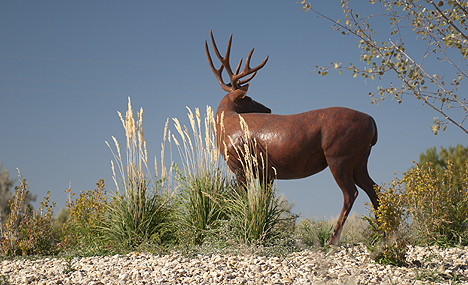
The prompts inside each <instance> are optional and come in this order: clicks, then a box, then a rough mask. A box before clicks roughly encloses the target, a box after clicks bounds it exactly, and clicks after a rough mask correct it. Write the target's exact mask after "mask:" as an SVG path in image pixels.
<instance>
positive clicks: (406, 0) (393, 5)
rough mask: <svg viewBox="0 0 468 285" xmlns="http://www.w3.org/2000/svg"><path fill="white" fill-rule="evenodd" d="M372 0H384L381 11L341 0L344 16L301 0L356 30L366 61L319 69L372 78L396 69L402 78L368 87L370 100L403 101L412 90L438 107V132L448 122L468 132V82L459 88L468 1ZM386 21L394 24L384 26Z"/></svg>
mask: <svg viewBox="0 0 468 285" xmlns="http://www.w3.org/2000/svg"><path fill="white" fill-rule="evenodd" d="M369 3H370V4H376V5H377V4H379V5H381V7H380V8H379V7H377V8H379V9H380V10H381V11H380V12H379V13H377V14H372V15H367V16H360V15H358V14H356V13H355V11H353V9H352V7H351V6H350V3H349V1H348V0H345V1H341V6H342V8H343V13H344V21H343V22H340V20H339V19H338V20H334V19H332V18H330V17H327V16H325V15H324V14H322V13H320V12H319V11H317V10H315V9H314V8H313V7H312V5H311V4H308V3H306V2H305V1H303V2H302V5H303V9H304V10H305V11H313V12H314V13H316V14H318V15H319V17H320V18H324V19H327V20H330V21H332V22H333V23H334V26H333V27H334V29H335V30H336V31H341V33H342V34H343V35H354V36H356V37H357V38H358V40H359V45H358V47H359V48H360V49H361V51H362V52H361V56H360V61H362V62H363V63H365V65H364V66H363V67H358V66H356V65H354V64H352V63H350V65H349V66H348V67H344V66H343V65H342V64H341V63H337V62H335V63H331V65H330V66H322V67H319V66H317V69H316V70H317V72H318V73H319V74H321V75H327V74H328V71H329V70H330V69H337V70H340V73H341V70H342V69H348V70H350V71H351V72H352V74H353V77H357V76H358V75H360V76H363V77H365V78H369V79H371V80H374V79H375V78H378V79H381V78H382V76H384V75H385V74H387V73H393V74H394V76H396V77H395V78H397V80H398V81H399V82H400V84H398V83H395V84H394V83H393V82H392V83H390V86H387V87H383V86H380V87H378V88H377V92H374V93H372V92H370V93H369V95H370V96H371V100H372V103H376V104H378V103H379V102H380V101H382V100H384V99H385V98H387V97H390V98H395V99H396V100H397V101H398V102H399V103H401V102H402V100H403V97H404V96H405V95H406V96H407V95H410V96H411V97H414V98H416V99H418V100H421V101H422V102H423V103H424V104H425V105H427V106H429V107H431V108H432V109H433V110H435V111H436V112H438V113H439V115H438V116H439V117H440V118H439V117H434V125H433V126H432V131H433V132H434V133H435V134H437V132H438V131H439V130H440V129H442V130H445V128H446V127H447V125H448V124H453V125H455V126H457V127H458V128H460V129H461V130H462V131H463V132H465V133H466V134H468V130H467V126H466V121H467V118H468V104H467V103H468V102H467V99H466V95H464V93H465V92H466V88H465V89H462V88H461V86H462V83H463V82H464V81H463V80H466V79H467V77H468V72H467V70H466V66H467V64H466V59H467V56H468V36H467V29H468V22H467V21H466V20H467V15H468V2H466V1H457V0H450V1H429V0H423V1H418V0H378V1H376V0H370V1H369ZM372 8H374V7H372ZM385 21H386V22H388V24H389V25H390V27H391V29H381V30H380V28H382V27H383V26H382V23H383V22H385ZM375 29H379V31H377V30H375ZM386 33H389V34H388V35H387V34H386ZM383 35H385V37H384V36H383ZM382 39H384V40H383V41H382ZM415 39H416V44H413V41H414V40H415Z"/></svg>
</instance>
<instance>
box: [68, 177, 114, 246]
mask: <svg viewBox="0 0 468 285" xmlns="http://www.w3.org/2000/svg"><path fill="white" fill-rule="evenodd" d="M65 192H66V193H67V194H68V198H67V202H66V206H67V210H68V212H69V218H68V219H67V220H66V221H65V222H64V223H62V224H61V229H62V241H63V243H62V245H63V246H65V247H68V248H70V247H77V248H87V247H92V246H96V243H99V238H102V234H101V229H102V226H103V225H104V223H105V220H106V213H107V197H106V190H105V184H104V179H100V180H99V181H98V182H97V183H96V189H94V190H93V191H91V190H87V191H83V192H81V193H80V196H79V197H78V198H76V199H75V200H73V196H74V195H75V193H72V192H71V189H68V190H67V191H65Z"/></svg>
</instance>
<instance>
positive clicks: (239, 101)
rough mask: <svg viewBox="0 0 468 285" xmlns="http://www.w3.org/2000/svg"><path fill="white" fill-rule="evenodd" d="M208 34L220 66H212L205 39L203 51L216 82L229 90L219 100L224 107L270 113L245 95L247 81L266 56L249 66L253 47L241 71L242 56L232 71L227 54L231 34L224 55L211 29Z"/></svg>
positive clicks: (262, 64)
mask: <svg viewBox="0 0 468 285" xmlns="http://www.w3.org/2000/svg"><path fill="white" fill-rule="evenodd" d="M210 36H211V42H212V44H213V49H214V51H215V53H216V56H217V57H218V59H219V61H220V62H221V66H220V67H219V68H218V69H216V68H215V67H214V65H213V61H212V60H211V56H210V51H209V50H208V43H207V41H206V40H205V51H206V57H207V58H208V63H209V64H210V67H211V70H212V71H213V73H214V74H215V76H216V78H217V79H218V82H219V84H220V85H221V88H222V89H223V90H224V91H226V92H229V93H228V94H227V95H226V96H225V98H224V99H223V101H225V102H223V101H221V104H226V107H230V108H234V111H235V112H237V113H239V114H241V113H271V110H270V109H269V108H268V107H266V106H264V105H262V104H260V103H258V102H257V101H255V100H252V98H250V97H248V96H246V94H247V90H248V89H249V81H250V80H252V78H254V77H255V75H256V74H257V71H258V70H259V69H261V68H262V67H264V66H265V64H266V63H267V61H268V56H267V57H266V58H265V60H264V61H263V62H262V63H261V64H260V65H258V66H257V67H254V68H250V59H251V57H252V54H253V52H254V49H252V50H251V51H250V53H249V55H248V56H247V59H246V61H245V66H244V69H242V71H241V70H240V67H241V65H242V58H241V59H240V61H239V64H238V65H237V68H236V70H235V71H234V72H232V69H231V65H230V64H229V56H230V54H231V43H232V34H231V36H230V37H229V43H228V46H227V51H226V55H225V56H224V57H222V56H221V54H220V53H219V50H218V47H217V46H216V43H215V40H214V37H213V33H212V32H211V31H210ZM224 69H226V73H227V74H228V76H229V79H230V83H228V84H226V83H224V81H223V77H222V72H223V70H224ZM248 75H250V76H249V77H248V78H247V79H244V80H241V79H242V78H244V77H246V76H248ZM221 104H220V106H221ZM218 109H219V108H218Z"/></svg>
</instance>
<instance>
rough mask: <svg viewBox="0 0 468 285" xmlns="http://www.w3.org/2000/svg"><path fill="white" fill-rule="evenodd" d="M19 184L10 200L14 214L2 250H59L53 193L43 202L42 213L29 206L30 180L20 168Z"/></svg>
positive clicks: (20, 252)
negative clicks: (56, 238) (27, 180)
mask: <svg viewBox="0 0 468 285" xmlns="http://www.w3.org/2000/svg"><path fill="white" fill-rule="evenodd" d="M18 176H19V186H17V187H16V189H15V194H14V197H13V200H12V201H10V214H9V215H8V217H7V220H6V222H5V226H4V232H3V238H2V241H1V243H0V249H1V253H2V254H5V255H7V256H15V255H32V254H40V255H48V254H54V253H55V252H56V248H55V246H54V245H55V242H56V241H55V238H54V231H53V227H52V216H53V208H54V206H55V202H54V203H52V205H50V201H49V195H50V191H49V192H47V196H46V197H45V198H44V200H43V201H41V202H40V209H39V212H34V210H33V208H32V207H31V206H30V205H28V203H27V199H26V197H27V196H28V193H29V191H28V189H27V188H28V187H27V184H28V183H27V182H26V180H25V179H24V178H23V176H22V175H21V173H20V172H19V170H18Z"/></svg>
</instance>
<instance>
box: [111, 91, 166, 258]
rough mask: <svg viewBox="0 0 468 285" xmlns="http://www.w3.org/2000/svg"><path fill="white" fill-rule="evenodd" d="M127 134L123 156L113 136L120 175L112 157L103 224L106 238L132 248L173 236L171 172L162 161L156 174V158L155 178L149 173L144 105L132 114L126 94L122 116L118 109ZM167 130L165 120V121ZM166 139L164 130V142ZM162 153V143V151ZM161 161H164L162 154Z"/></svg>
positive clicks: (158, 242)
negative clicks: (110, 190) (112, 184)
mask: <svg viewBox="0 0 468 285" xmlns="http://www.w3.org/2000/svg"><path fill="white" fill-rule="evenodd" d="M118 114H119V117H120V120H121V122H122V125H123V127H124V129H125V135H126V138H127V144H126V152H125V158H123V157H122V154H121V150H120V146H119V143H118V141H117V139H116V138H115V137H112V139H113V141H114V144H115V148H116V153H115V152H114V151H113V150H112V148H111V147H110V145H109V144H108V143H107V142H106V143H107V145H108V146H109V148H110V149H111V151H112V153H113V155H114V159H115V161H116V165H117V169H118V171H119V177H117V175H116V172H115V165H114V162H113V161H111V166H112V173H113V179H114V182H115V187H116V191H115V193H113V194H112V201H111V202H110V203H109V204H108V206H107V214H108V216H107V220H106V224H105V225H104V227H103V232H104V233H105V239H106V240H107V241H108V242H109V243H112V244H114V245H115V246H121V247H124V248H126V249H135V248H138V247H139V246H142V245H145V244H152V245H158V244H162V243H165V242H171V240H172V235H171V233H172V226H171V222H170V221H171V219H172V217H173V202H172V199H171V190H170V186H171V185H170V175H167V173H166V169H165V167H164V164H163V165H162V172H161V175H160V176H159V177H158V171H157V162H156V159H155V171H156V180H153V178H152V177H151V174H150V171H149V167H148V154H147V149H146V141H145V139H144V137H143V108H141V109H140V111H139V112H137V121H136V122H135V119H134V118H133V109H132V106H131V101H130V98H128V110H127V112H126V115H125V118H123V117H122V115H121V113H120V112H118ZM166 130H167V123H166ZM165 139H166V131H165V136H164V142H165ZM161 153H162V154H164V143H163V149H162V151H161ZM161 161H164V158H163V156H162V157H161Z"/></svg>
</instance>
